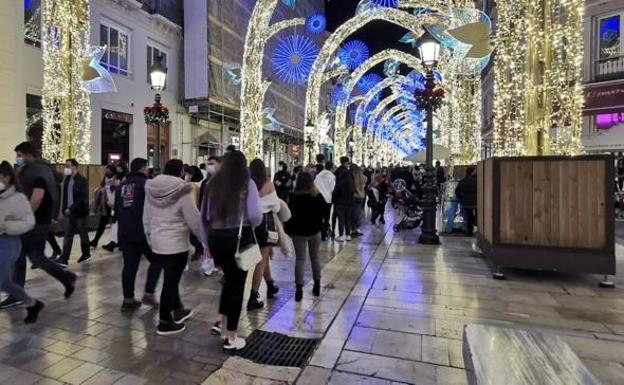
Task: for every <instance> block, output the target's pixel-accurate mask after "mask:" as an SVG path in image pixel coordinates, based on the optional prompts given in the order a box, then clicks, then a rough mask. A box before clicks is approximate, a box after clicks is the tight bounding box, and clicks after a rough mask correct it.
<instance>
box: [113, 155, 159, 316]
mask: <svg viewBox="0 0 624 385" xmlns="http://www.w3.org/2000/svg"><path fill="white" fill-rule="evenodd" d="M147 175H148V162H147V159H143V158H136V159H134V160H133V161H132V162H131V163H130V173H129V174H128V176H127V177H126V179H125V180H124V181H123V183H122V184H121V185H120V186H119V188H118V189H117V191H116V197H115V213H116V215H117V224H118V229H119V230H118V232H119V233H118V235H117V239H118V241H119V245H120V247H121V251H122V255H123V269H122V272H121V283H122V289H123V296H124V299H123V303H122V304H121V311H122V312H131V311H133V310H136V309H138V308H139V307H140V306H141V304H143V305H147V306H151V307H153V308H156V307H158V301H157V300H156V297H155V295H154V292H155V291H156V284H157V283H158V277H159V276H160V272H161V271H162V266H160V265H159V264H158V263H156V261H155V259H154V257H153V256H152V250H151V249H150V247H149V244H148V243H147V238H146V237H145V230H144V228H143V209H144V206H145V184H146V182H147ZM141 256H144V257H145V258H146V259H147V260H148V261H149V268H148V269H147V279H146V281H145V291H144V294H143V299H142V300H141V301H138V300H136V299H135V298H134V282H135V280H136V275H137V272H138V270H139V264H140V262H141Z"/></svg>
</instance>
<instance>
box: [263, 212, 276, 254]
mask: <svg viewBox="0 0 624 385" xmlns="http://www.w3.org/2000/svg"><path fill="white" fill-rule="evenodd" d="M264 215H265V221H266V231H267V243H268V244H269V245H273V246H277V244H278V242H279V233H278V232H277V222H279V219H276V218H275V213H273V212H269V213H266V214H264Z"/></svg>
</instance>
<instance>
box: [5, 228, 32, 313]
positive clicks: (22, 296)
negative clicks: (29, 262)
mask: <svg viewBox="0 0 624 385" xmlns="http://www.w3.org/2000/svg"><path fill="white" fill-rule="evenodd" d="M21 249H22V244H21V242H20V239H19V237H16V236H10V235H0V290H2V291H4V292H5V293H7V294H8V295H9V296H11V297H12V298H15V299H18V300H20V301H23V302H24V303H26V304H31V303H32V302H33V300H32V298H30V297H29V296H28V294H26V292H25V291H24V288H23V287H22V286H20V285H18V284H16V283H15V282H14V281H13V275H12V272H13V268H14V265H15V261H17V259H18V258H19V256H20V251H21Z"/></svg>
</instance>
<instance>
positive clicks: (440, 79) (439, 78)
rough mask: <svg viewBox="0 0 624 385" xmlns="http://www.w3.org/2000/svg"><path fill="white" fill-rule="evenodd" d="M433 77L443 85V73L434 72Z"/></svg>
mask: <svg viewBox="0 0 624 385" xmlns="http://www.w3.org/2000/svg"><path fill="white" fill-rule="evenodd" d="M433 77H434V78H435V80H436V81H437V82H440V83H442V82H443V81H444V77H443V76H442V72H440V71H433Z"/></svg>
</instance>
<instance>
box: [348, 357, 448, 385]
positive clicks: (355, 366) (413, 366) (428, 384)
mask: <svg viewBox="0 0 624 385" xmlns="http://www.w3.org/2000/svg"><path fill="white" fill-rule="evenodd" d="M336 370H340V371H345V372H350V373H357V374H361V375H365V376H371V377H377V378H382V379H387V380H392V381H399V382H406V383H413V382H415V381H416V380H418V383H419V384H422V385H432V384H435V383H436V367H435V365H430V364H426V363H421V362H414V361H407V360H401V359H398V358H390V357H382V356H376V355H372V354H365V353H359V352H351V351H344V352H343V353H342V354H341V355H340V359H339V360H338V363H337V364H336Z"/></svg>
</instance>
